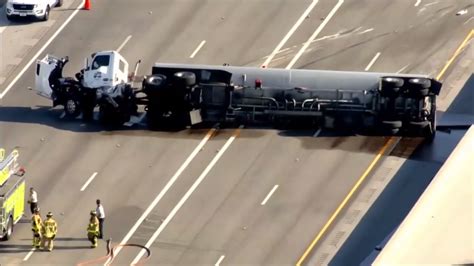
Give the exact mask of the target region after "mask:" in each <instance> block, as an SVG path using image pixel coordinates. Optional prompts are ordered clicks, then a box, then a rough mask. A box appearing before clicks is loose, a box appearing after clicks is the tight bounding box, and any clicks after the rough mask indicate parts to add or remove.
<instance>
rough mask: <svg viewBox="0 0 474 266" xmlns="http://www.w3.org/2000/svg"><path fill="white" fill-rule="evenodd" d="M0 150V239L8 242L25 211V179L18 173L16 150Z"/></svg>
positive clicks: (17, 154)
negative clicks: (6, 151) (8, 151)
mask: <svg viewBox="0 0 474 266" xmlns="http://www.w3.org/2000/svg"><path fill="white" fill-rule="evenodd" d="M5 155H6V154H5V150H4V149H0V239H1V240H8V239H10V237H11V235H12V233H13V226H14V225H15V224H16V223H17V222H18V221H20V219H21V217H22V216H23V213H24V210H25V178H24V177H23V174H22V173H21V174H20V172H19V171H18V170H19V165H18V161H17V160H18V156H19V153H18V150H13V151H12V152H11V153H10V154H9V155H8V156H6V157H5Z"/></svg>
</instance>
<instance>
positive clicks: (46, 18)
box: [41, 6, 50, 21]
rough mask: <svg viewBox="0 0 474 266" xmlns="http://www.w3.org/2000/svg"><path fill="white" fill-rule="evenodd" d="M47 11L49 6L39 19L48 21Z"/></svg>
mask: <svg viewBox="0 0 474 266" xmlns="http://www.w3.org/2000/svg"><path fill="white" fill-rule="evenodd" d="M49 10H50V8H49V6H47V7H46V11H44V15H43V17H42V18H41V20H42V21H48V19H49Z"/></svg>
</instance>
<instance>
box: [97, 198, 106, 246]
mask: <svg viewBox="0 0 474 266" xmlns="http://www.w3.org/2000/svg"><path fill="white" fill-rule="evenodd" d="M95 202H96V203H97V208H96V209H95V211H96V213H97V218H98V219H99V239H102V238H103V237H104V220H105V212H104V206H102V204H100V199H97V200H96V201H95Z"/></svg>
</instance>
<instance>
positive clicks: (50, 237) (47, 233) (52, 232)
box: [42, 212, 58, 251]
mask: <svg viewBox="0 0 474 266" xmlns="http://www.w3.org/2000/svg"><path fill="white" fill-rule="evenodd" d="M57 232H58V224H57V223H56V221H55V220H54V219H53V213H51V212H48V214H47V215H46V221H44V223H43V245H42V246H43V247H45V245H46V242H48V243H47V247H48V250H49V251H52V250H53V247H54V239H55V238H56V234H57Z"/></svg>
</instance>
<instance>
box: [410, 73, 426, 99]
mask: <svg viewBox="0 0 474 266" xmlns="http://www.w3.org/2000/svg"><path fill="white" fill-rule="evenodd" d="M408 82H409V83H410V85H411V86H410V90H411V93H412V94H414V95H415V96H418V97H425V96H427V95H428V93H429V88H430V87H431V81H430V80H429V79H426V78H414V79H410V80H409V81H408Z"/></svg>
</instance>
